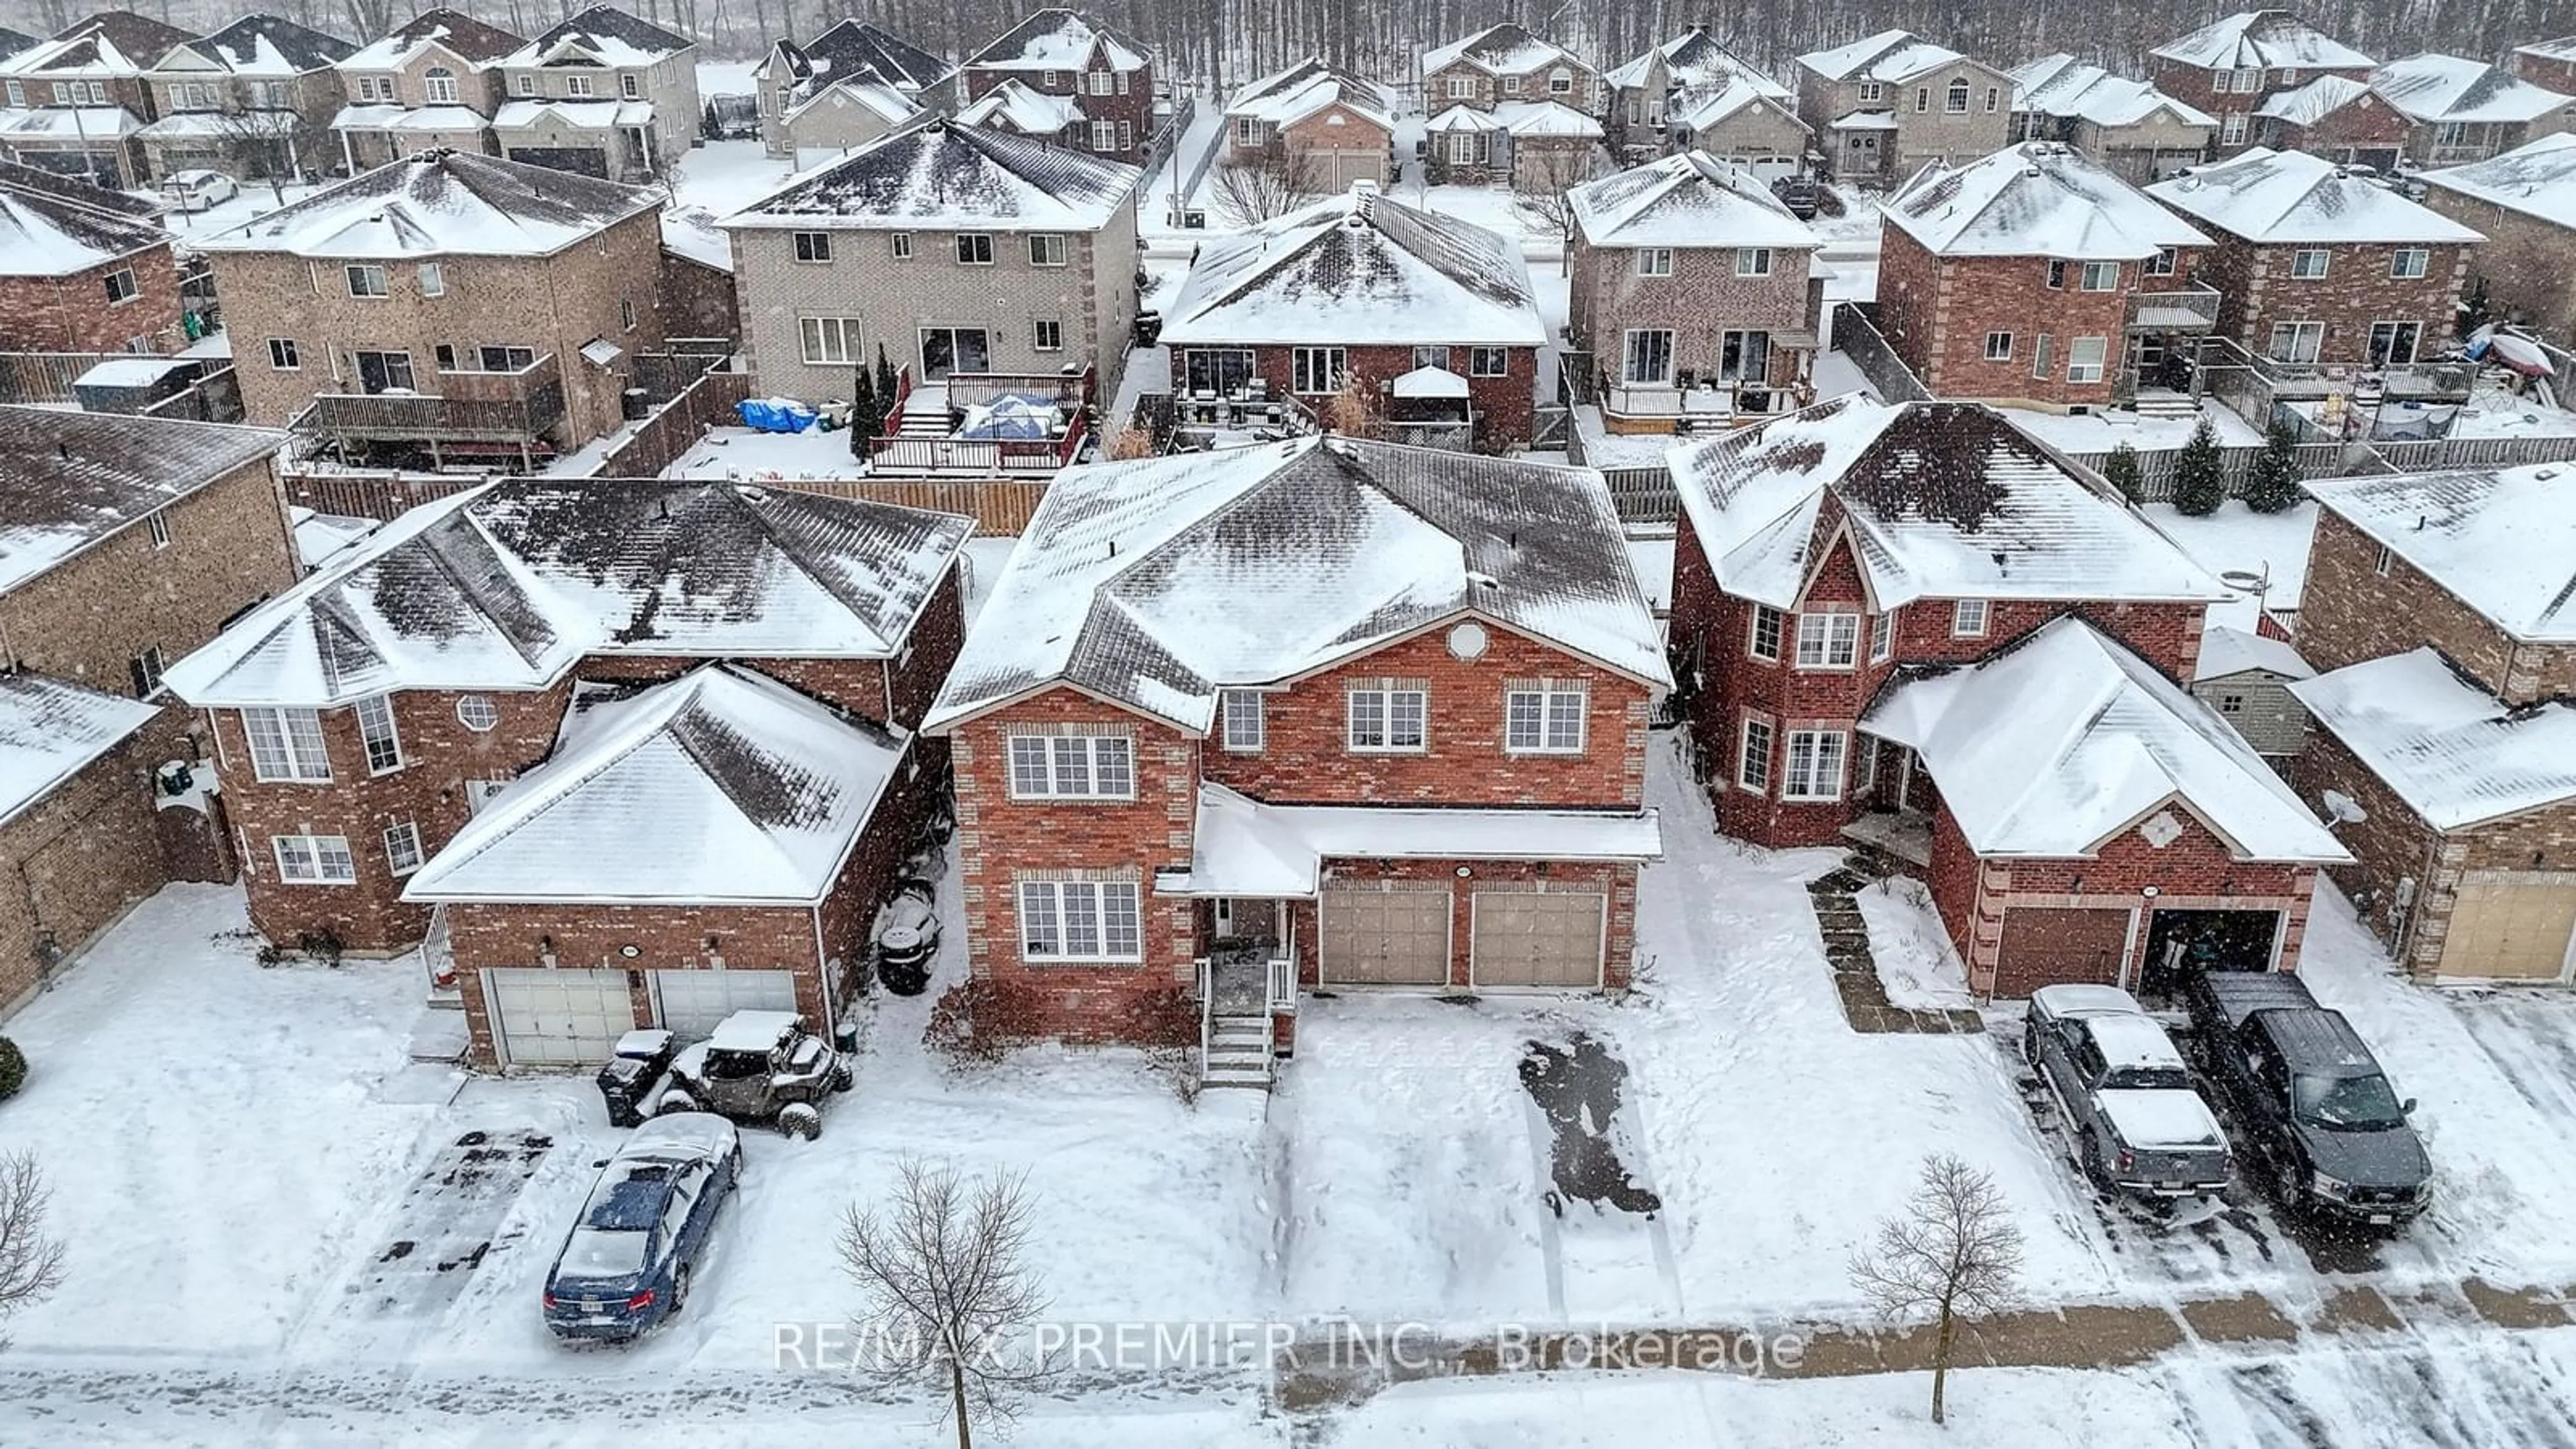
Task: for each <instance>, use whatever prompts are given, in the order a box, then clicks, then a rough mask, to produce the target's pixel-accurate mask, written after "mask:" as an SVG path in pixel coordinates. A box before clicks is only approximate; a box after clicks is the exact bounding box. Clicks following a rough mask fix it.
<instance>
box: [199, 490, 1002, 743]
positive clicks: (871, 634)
mask: <svg viewBox="0 0 2576 1449" xmlns="http://www.w3.org/2000/svg"><path fill="white" fill-rule="evenodd" d="M973 528H974V523H973V520H971V519H967V518H962V517H959V516H958V515H956V514H951V513H929V512H924V511H923V510H920V509H915V508H904V507H900V506H897V505H895V504H888V503H873V502H866V501H862V500H858V499H843V498H827V497H824V496H821V495H819V494H811V493H798V492H793V491H787V490H771V489H765V488H759V487H753V486H749V485H745V484H736V483H720V482H677V481H674V482H658V481H649V480H645V481H604V480H599V479H578V480H560V481H558V480H551V479H535V478H531V479H518V480H512V481H508V482H502V483H495V484H489V485H486V486H485V487H482V488H479V489H475V490H472V491H470V492H467V493H462V494H459V495H457V496H456V497H454V498H450V499H442V500H440V501H438V502H436V503H429V504H424V505H422V506H421V507H419V508H415V509H413V510H411V511H410V512H408V513H406V514H404V515H402V516H401V517H400V518H397V519H395V520H394V521H393V522H392V523H389V524H387V525H386V526H385V527H384V529H383V530H382V531H381V532H379V533H377V534H376V535H375V536H373V537H371V538H369V539H367V540H366V541H365V542H363V543H361V544H358V545H355V546H353V547H352V548H350V549H349V550H348V551H347V552H345V553H344V554H342V555H340V556H339V557H338V558H337V559H335V560H334V561H333V562H332V563H330V564H329V565H327V566H325V567H324V568H322V569H321V570H319V571H318V572H316V573H314V574H312V575H310V576H309V577H307V578H305V579H304V580H303V581H302V582H300V583H298V584H297V585H296V586H295V587H294V588H292V589H289V590H288V591H287V592H285V593H283V594H280V595H279V596H278V597H276V598H274V599H271V600H269V601H268V602H267V603H265V604H262V605H260V606H259V607H258V608H256V609H254V610H252V611H251V612H250V613H249V614H247V615H245V616H243V617H242V618H241V619H239V620H236V621H235V622H234V623H233V625H232V627H230V628H228V629H226V630H225V631H224V632H223V633H222V634H221V635H219V636H217V637H216V638H215V640H214V641H213V642H211V643H209V644H207V645H205V646H204V647H203V648H201V649H199V650H197V651H196V652H195V653H193V654H190V655H189V656H188V657H187V658H185V659H182V660H180V661H179V662H178V663H176V664H174V665H172V666H171V667H170V670H169V673H168V674H167V675H166V676H165V678H166V679H167V680H168V682H169V684H170V688H171V689H172V690H173V691H174V692H175V693H177V694H178V695H179V696H180V697H181V698H182V699H185V700H187V701H188V702H190V703H191V704H196V705H200V706H207V707H213V706H263V705H279V706H290V707H296V708H322V707H327V706H330V705H335V704H345V703H347V702H348V701H350V700H353V699H357V698H360V697H361V696H365V695H371V694H380V693H383V692H385V691H386V690H392V689H542V688H545V687H546V686H548V685H550V684H551V683H553V682H554V681H555V680H557V679H559V678H561V677H562V676H563V674H564V672H565V671H566V670H568V669H570V668H571V667H572V666H573V664H574V663H575V662H577V661H578V660H579V659H581V658H582V656H584V655H586V654H598V653H625V654H641V655H652V656H664V657H667V656H671V655H682V656H714V657H719V658H723V657H731V658H746V657H762V656H773V657H792V658H809V659H810V658H846V659H882V658H887V657H889V656H891V655H893V654H895V653H896V652H898V651H900V650H901V649H902V648H903V646H904V641H905V640H906V639H907V638H909V637H910V635H911V632H912V627H913V623H914V621H915V620H916V619H918V618H919V617H920V614H921V611H922V610H923V609H924V608H925V607H927V606H928V604H929V602H930V598H931V595H932V593H933V591H934V590H936V589H937V588H938V586H939V582H940V580H941V579H942V578H944V577H945V576H946V575H947V573H948V571H949V568H950V566H951V565H952V564H953V562H954V561H955V559H956V557H957V555H958V553H959V552H960V551H961V550H962V549H963V548H964V547H965V543H966V539H967V537H968V535H969V534H970V533H971V532H972V531H973Z"/></svg>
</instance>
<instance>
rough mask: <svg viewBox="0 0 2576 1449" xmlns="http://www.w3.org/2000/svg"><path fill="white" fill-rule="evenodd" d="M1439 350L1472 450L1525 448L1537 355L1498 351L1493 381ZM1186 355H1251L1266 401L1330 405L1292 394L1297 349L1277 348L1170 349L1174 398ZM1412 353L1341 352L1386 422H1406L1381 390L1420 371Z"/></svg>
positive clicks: (1182, 391)
mask: <svg viewBox="0 0 2576 1449" xmlns="http://www.w3.org/2000/svg"><path fill="white" fill-rule="evenodd" d="M1424 345H1425V346H1426V347H1428V346H1436V345H1438V344H1424ZM1442 350H1443V351H1444V352H1445V353H1446V354H1447V361H1445V362H1444V363H1442V364H1441V365H1442V366H1444V367H1446V368H1448V369H1449V370H1450V371H1451V372H1454V373H1456V374H1458V375H1459V376H1460V377H1463V378H1465V379H1466V380H1467V405H1468V406H1469V407H1470V408H1471V409H1472V410H1473V411H1474V412H1475V415H1476V444H1477V446H1478V447H1480V448H1486V449H1491V450H1496V451H1499V450H1501V449H1503V448H1506V447H1512V446H1516V445H1517V446H1521V447H1526V446H1528V444H1529V440H1530V433H1531V430H1532V428H1533V427H1534V426H1535V425H1536V424H1535V413H1536V406H1537V397H1538V349H1537V348H1535V347H1507V348H1504V349H1502V350H1503V352H1504V354H1505V371H1504V372H1503V374H1502V375H1501V376H1499V377H1479V376H1477V375H1475V372H1474V370H1473V368H1472V366H1471V365H1470V364H1471V359H1470V356H1469V353H1470V349H1468V348H1465V347H1446V348H1443V349H1442ZM1192 351H1203V352H1232V351H1248V352H1250V353H1251V354H1252V374H1253V376H1255V377H1258V378H1260V379H1261V380H1262V381H1263V382H1264V383H1265V384H1267V385H1268V387H1269V389H1270V393H1271V395H1272V396H1274V397H1290V396H1294V397H1297V398H1299V400H1300V401H1302V402H1304V403H1306V404H1307V405H1308V406H1309V407H1313V408H1315V409H1317V410H1319V411H1320V410H1322V409H1323V408H1325V407H1327V406H1329V405H1330V404H1331V402H1332V394H1329V393H1324V394H1303V393H1298V392H1297V391H1296V380H1297V358H1296V354H1297V349H1296V348H1295V347H1292V346H1288V345H1285V344H1278V343H1264V344H1252V345H1248V346H1232V345H1218V344H1205V345H1201V346H1198V347H1184V346H1178V345H1175V346H1173V347H1172V348H1170V349H1169V352H1170V355H1171V368H1172V390H1173V392H1174V393H1175V394H1179V395H1186V394H1187V392H1188V391H1189V354H1190V353H1191V352H1192ZM1415 351H1416V349H1415V348H1413V347H1351V348H1348V349H1346V350H1345V353H1346V355H1345V357H1344V363H1345V365H1346V366H1347V367H1348V368H1349V369H1350V372H1351V375H1352V376H1354V377H1357V378H1359V379H1360V380H1361V381H1362V382H1363V383H1364V384H1366V385H1367V386H1368V387H1369V388H1370V389H1371V390H1373V391H1374V392H1375V393H1376V395H1377V398H1378V402H1379V406H1380V407H1381V408H1382V409H1383V410H1384V412H1385V413H1386V415H1387V416H1388V417H1389V418H1392V419H1401V418H1403V417H1404V416H1406V413H1405V409H1404V408H1403V407H1402V406H1401V405H1400V404H1399V403H1398V401H1397V400H1396V399H1394V398H1393V397H1390V396H1389V395H1388V392H1387V386H1388V384H1390V383H1392V382H1394V380H1395V379H1397V378H1399V377H1401V376H1403V375H1404V374H1406V373H1408V372H1411V371H1413V370H1414V368H1416V367H1418V366H1420V365H1421V364H1420V363H1418V362H1416V361H1415V360H1414V353H1415ZM1453 401H1454V400H1453Z"/></svg>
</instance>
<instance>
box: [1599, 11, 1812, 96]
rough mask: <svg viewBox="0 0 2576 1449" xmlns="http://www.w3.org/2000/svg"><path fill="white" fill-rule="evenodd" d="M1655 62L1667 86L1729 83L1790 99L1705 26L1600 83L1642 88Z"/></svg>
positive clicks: (1635, 60) (1644, 55)
mask: <svg viewBox="0 0 2576 1449" xmlns="http://www.w3.org/2000/svg"><path fill="white" fill-rule="evenodd" d="M1657 60H1661V61H1662V62H1663V63H1664V74H1665V79H1666V83H1667V84H1668V85H1671V86H1673V87H1675V88H1677V89H1687V88H1689V87H1691V86H1693V85H1708V84H1712V83H1715V84H1717V85H1719V86H1721V87H1722V86H1724V85H1725V84H1726V83H1727V82H1730V81H1732V82H1735V83H1738V84H1741V85H1745V86H1749V87H1751V88H1752V89H1753V90H1754V91H1756V92H1758V93H1759V94H1761V95H1764V96H1768V97H1770V98H1771V99H1772V100H1775V101H1785V100H1787V99H1789V96H1790V91H1789V88H1788V87H1787V86H1784V85H1782V84H1780V83H1779V82H1778V81H1775V80H1773V79H1771V77H1769V76H1767V75H1764V74H1763V73H1762V72H1760V71H1758V70H1756V69H1754V68H1753V65H1752V63H1751V62H1749V61H1746V60H1745V59H1744V58H1743V57H1741V56H1739V55H1737V54H1736V53H1735V52H1734V51H1731V50H1729V49H1727V48H1726V46H1725V44H1724V42H1722V41H1720V40H1719V39H1718V38H1717V37H1716V36H1715V35H1713V34H1711V33H1710V32H1709V28H1708V27H1707V26H1705V25H1694V26H1692V27H1691V28H1690V29H1688V30H1685V31H1683V32H1682V33H1681V34H1679V35H1676V36H1674V37H1673V38H1672V39H1670V40H1667V41H1665V42H1664V43H1663V44H1661V45H1658V46H1656V47H1655V48H1654V49H1652V50H1649V51H1645V52H1643V53H1642V54H1639V55H1637V56H1635V57H1633V58H1631V59H1630V60H1629V61H1627V63H1625V64H1623V65H1621V66H1620V67H1619V68H1618V69H1616V70H1613V71H1611V72H1610V73H1609V74H1608V75H1605V76H1603V77H1602V79H1603V80H1606V81H1608V82H1609V83H1610V84H1611V85H1614V86H1618V87H1621V88H1623V89H1624V88H1633V87H1636V86H1642V85H1645V84H1647V83H1648V82H1649V81H1650V80H1651V79H1652V78H1653V76H1654V70H1655V62H1656V61H1657Z"/></svg>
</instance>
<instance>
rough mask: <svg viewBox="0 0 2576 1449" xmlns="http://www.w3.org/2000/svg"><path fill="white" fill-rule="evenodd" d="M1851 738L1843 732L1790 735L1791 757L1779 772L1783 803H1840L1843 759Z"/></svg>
mask: <svg viewBox="0 0 2576 1449" xmlns="http://www.w3.org/2000/svg"><path fill="white" fill-rule="evenodd" d="M1850 746H1851V737H1850V736H1849V735H1846V734H1844V733H1843V732H1842V731H1841V730H1791V731H1789V757H1788V760H1787V761H1786V768H1784V769H1783V770H1781V772H1780V798H1781V799H1783V800H1839V799H1841V798H1842V794H1843V756H1844V754H1845V753H1846V752H1847V751H1848V750H1849V749H1850Z"/></svg>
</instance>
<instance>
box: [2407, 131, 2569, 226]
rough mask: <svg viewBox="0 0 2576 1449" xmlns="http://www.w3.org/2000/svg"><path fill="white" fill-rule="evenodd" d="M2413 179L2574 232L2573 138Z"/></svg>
mask: <svg viewBox="0 0 2576 1449" xmlns="http://www.w3.org/2000/svg"><path fill="white" fill-rule="evenodd" d="M2414 177H2415V179H2416V180H2418V181H2421V182H2423V183H2424V184H2425V185H2427V186H2438V187H2441V188H2442V189H2443V190H2445V191H2456V192H2458V193H2459V194H2460V195H2462V196H2472V197H2475V198H2477V199H2478V200H2480V201H2486V202H2492V203H2494V204H2495V205H2497V206H2501V207H2503V208H2505V209H2506V210H2508V211H2516V212H2520V213H2522V214H2523V215H2525V216H2536V217H2538V218H2540V219H2541V220H2542V221H2546V222H2550V223H2553V224H2555V225H2558V226H2565V227H2576V135H2571V134H2569V133H2567V132H2564V131H2561V132H2558V133H2556V134H2554V135H2548V136H2543V137H2541V138H2539V139H2538V140H2536V141H2527V142H2524V143H2523V144H2522V145H2519V146H2516V147H2514V148H2513V149H2512V150H2510V151H2507V152H2505V153H2504V154H2502V155H2500V156H2490V157H2488V158H2487V159H2485V160H2484V161H2472V162H2470V163H2469V164H2467V165H2466V166H2452V167H2448V168H2446V169H2444V170H2440V171H2418V172H2416V173H2414Z"/></svg>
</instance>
